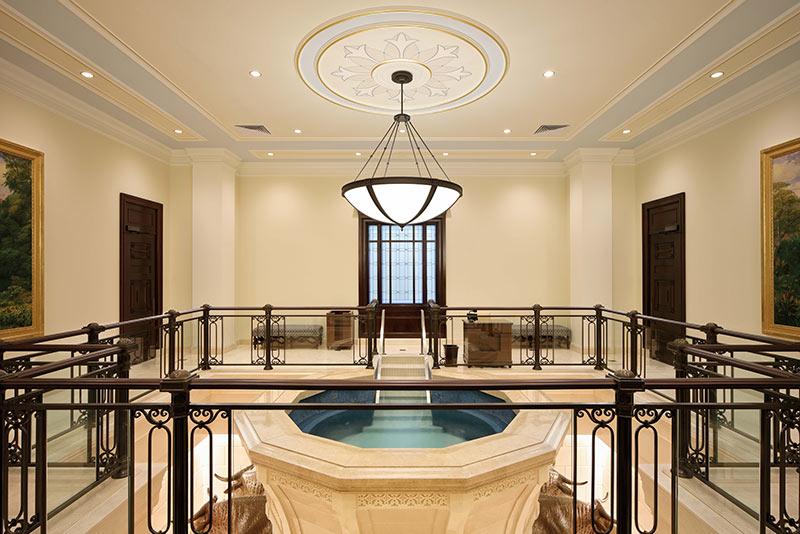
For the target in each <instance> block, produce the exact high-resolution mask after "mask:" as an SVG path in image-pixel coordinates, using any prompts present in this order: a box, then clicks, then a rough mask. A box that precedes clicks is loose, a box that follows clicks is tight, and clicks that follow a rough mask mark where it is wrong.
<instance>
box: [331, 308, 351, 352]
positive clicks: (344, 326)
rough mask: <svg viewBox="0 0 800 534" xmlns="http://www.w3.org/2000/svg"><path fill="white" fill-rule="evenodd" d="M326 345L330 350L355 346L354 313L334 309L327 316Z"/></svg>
mask: <svg viewBox="0 0 800 534" xmlns="http://www.w3.org/2000/svg"><path fill="white" fill-rule="evenodd" d="M325 326H326V330H327V333H326V336H325V346H326V347H327V348H328V350H344V349H349V348H352V347H353V314H352V313H351V312H349V311H343V310H338V311H337V310H334V311H331V312H328V313H327V315H326V316H325Z"/></svg>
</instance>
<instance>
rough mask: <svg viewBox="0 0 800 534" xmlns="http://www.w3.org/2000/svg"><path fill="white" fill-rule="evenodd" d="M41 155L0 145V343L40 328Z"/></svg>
mask: <svg viewBox="0 0 800 534" xmlns="http://www.w3.org/2000/svg"><path fill="white" fill-rule="evenodd" d="M43 173H44V155H43V154H42V153H41V152H37V151H36V150H32V149H30V148H26V147H23V146H20V145H16V144H14V143H11V142H9V141H4V140H2V139H0V339H6V340H7V339H14V338H20V337H27V336H34V335H38V334H41V333H42V331H43V327H44V309H43V306H44V302H43V297H44V292H43V283H44V280H43V264H42V260H43V258H42V229H43V227H42V191H43V180H44V176H43Z"/></svg>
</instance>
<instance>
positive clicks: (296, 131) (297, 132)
mask: <svg viewBox="0 0 800 534" xmlns="http://www.w3.org/2000/svg"><path fill="white" fill-rule="evenodd" d="M294 133H296V134H301V133H303V130H301V129H300V128H295V129H294Z"/></svg>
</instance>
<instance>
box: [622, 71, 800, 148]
mask: <svg viewBox="0 0 800 534" xmlns="http://www.w3.org/2000/svg"><path fill="white" fill-rule="evenodd" d="M798 90H800V61H796V62H794V63H792V64H791V65H789V66H788V67H786V68H784V69H782V70H780V71H778V72H776V73H774V74H772V75H770V76H768V77H766V78H764V79H763V80H761V81H760V82H758V83H756V84H753V85H751V86H750V87H748V88H747V89H744V90H743V91H740V92H739V93H737V94H735V95H734V96H732V97H730V98H728V99H726V100H723V101H722V102H720V103H719V104H716V105H714V106H711V107H710V108H708V109H706V110H704V111H703V112H701V113H698V114H697V115H695V116H694V117H692V118H691V119H689V120H687V121H684V122H682V123H680V124H678V125H677V126H675V127H673V128H671V129H669V130H667V131H666V132H664V133H662V134H660V135H658V136H656V137H654V138H653V139H651V140H649V141H647V142H645V143H642V144H641V145H639V146H638V147H636V148H635V149H634V157H635V161H636V163H637V164H638V163H642V162H644V161H647V160H648V159H650V158H653V157H656V156H658V155H659V154H662V153H664V152H666V151H667V150H670V149H672V148H675V147H677V146H679V145H682V144H683V143H686V142H688V141H690V140H692V139H696V138H697V137H700V136H701V135H704V134H706V133H708V132H710V131H712V130H715V129H717V128H719V127H721V126H723V125H725V124H727V123H729V122H732V121H734V120H736V119H738V118H740V117H743V116H745V115H748V114H750V113H753V112H754V111H757V110H759V109H761V108H763V107H765V106H768V105H769V104H772V103H773V102H776V101H778V100H780V99H782V98H784V97H786V96H789V95H790V94H792V93H795V92H797V91H798Z"/></svg>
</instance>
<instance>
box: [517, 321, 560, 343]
mask: <svg viewBox="0 0 800 534" xmlns="http://www.w3.org/2000/svg"><path fill="white" fill-rule="evenodd" d="M533 332H534V325H533V324H532V323H531V324H524V325H520V324H514V325H513V326H512V327H511V339H512V340H513V343H514V344H515V345H522V346H527V344H528V336H533ZM539 338H540V339H541V343H542V346H545V347H555V348H557V349H568V348H569V346H570V342H571V341H572V330H570V328H569V327H568V326H563V325H560V324H555V325H554V324H543V325H541V326H540V327H539Z"/></svg>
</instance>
